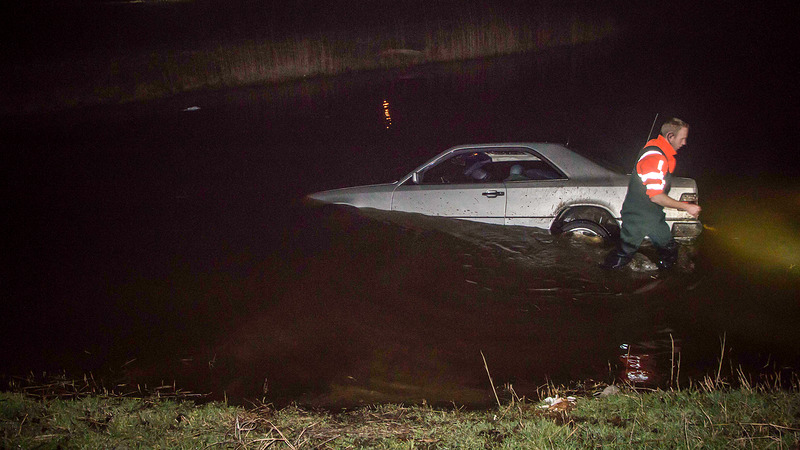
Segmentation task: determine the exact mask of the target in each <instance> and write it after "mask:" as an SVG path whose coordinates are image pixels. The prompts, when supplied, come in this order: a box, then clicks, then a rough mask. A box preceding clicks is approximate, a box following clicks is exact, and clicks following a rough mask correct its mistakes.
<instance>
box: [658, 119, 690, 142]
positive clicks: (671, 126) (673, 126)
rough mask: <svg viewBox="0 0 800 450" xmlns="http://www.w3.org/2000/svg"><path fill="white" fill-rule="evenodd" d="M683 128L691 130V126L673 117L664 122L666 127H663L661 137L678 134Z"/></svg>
mask: <svg viewBox="0 0 800 450" xmlns="http://www.w3.org/2000/svg"><path fill="white" fill-rule="evenodd" d="M681 128H689V124H688V123H686V122H684V121H682V120H681V119H678V118H677V117H673V118H671V119H669V120H667V121H666V122H664V125H661V135H662V136H665V137H666V135H667V133H672V134H678V131H680V130H681Z"/></svg>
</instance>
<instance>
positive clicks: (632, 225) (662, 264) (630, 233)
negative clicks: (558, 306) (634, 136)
mask: <svg viewBox="0 0 800 450" xmlns="http://www.w3.org/2000/svg"><path fill="white" fill-rule="evenodd" d="M688 136H689V124H687V123H686V122H684V121H682V120H680V119H677V118H672V119H669V120H667V121H666V122H664V125H662V126H661V134H660V135H659V136H658V137H657V138H656V139H652V140H650V141H649V142H648V143H647V144H646V145H645V147H644V149H642V151H641V152H640V153H639V158H638V159H637V161H636V167H635V168H634V171H633V173H632V174H631V179H630V182H629V183H628V193H627V194H626V195H625V201H624V202H623V203H622V230H621V231H620V243H619V245H618V246H617V248H616V249H615V250H614V251H612V252H611V253H609V254H608V256H606V259H605V261H604V262H603V264H602V265H601V267H603V268H605V269H621V268H622V267H625V265H626V264H628V262H630V260H631V259H632V258H633V255H634V254H635V253H636V250H638V249H639V246H640V245H641V244H642V240H644V238H645V236H647V237H649V238H650V242H652V243H653V246H655V248H656V250H657V251H658V259H659V260H658V263H657V265H658V268H659V269H662V270H664V269H669V268H670V267H672V266H673V265H674V264H675V262H676V261H677V259H678V243H677V242H675V240H674V239H673V238H672V230H670V228H669V225H667V221H666V215H665V214H664V208H674V209H680V210H682V211H686V212H688V213H689V214H690V215H692V217H695V218H696V217H698V216H699V215H700V207H699V206H698V205H695V204H693V203H686V202H679V201H677V200H675V199H673V198H672V197H670V196H668V195H667V194H668V193H669V188H670V179H671V178H672V173H673V172H674V171H675V154H676V153H677V151H678V150H679V149H680V148H681V147H683V146H684V145H686V139H687V137H688Z"/></svg>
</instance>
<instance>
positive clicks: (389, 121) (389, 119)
mask: <svg viewBox="0 0 800 450" xmlns="http://www.w3.org/2000/svg"><path fill="white" fill-rule="evenodd" d="M383 119H384V122H385V123H386V129H387V130H388V129H389V127H391V126H392V114H391V113H390V112H389V100H384V101H383Z"/></svg>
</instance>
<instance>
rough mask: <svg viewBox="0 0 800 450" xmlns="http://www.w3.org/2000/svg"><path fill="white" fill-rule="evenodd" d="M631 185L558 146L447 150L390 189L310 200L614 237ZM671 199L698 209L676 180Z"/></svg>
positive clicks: (683, 224) (684, 181)
mask: <svg viewBox="0 0 800 450" xmlns="http://www.w3.org/2000/svg"><path fill="white" fill-rule="evenodd" d="M628 180H629V175H622V174H620V173H617V172H615V171H613V170H611V169H608V168H606V167H604V166H602V165H600V164H598V163H595V162H593V161H592V160H590V159H588V158H586V157H584V156H581V155H580V154H578V153H576V152H574V151H572V150H570V149H568V148H566V147H564V146H563V145H559V144H552V143H503V144H479V145H463V146H457V147H452V148H450V149H448V150H445V151H444V152H442V153H440V154H439V155H437V156H436V157H434V158H433V159H431V160H430V161H428V162H426V163H425V164H423V165H421V166H419V167H418V168H416V169H415V170H414V171H412V172H411V173H409V174H407V175H406V176H404V177H403V178H401V179H400V180H398V181H395V182H394V183H387V184H377V185H369V186H358V187H350V188H343V189H334V190H330V191H323V192H317V193H314V194H310V195H309V196H308V198H310V199H313V200H317V201H320V202H323V203H332V204H341V205H350V206H355V207H358V208H375V209H380V210H389V211H404V212H412V213H419V214H425V215H430V216H441V217H450V218H454V219H463V220H472V221H477V222H486V223H492V224H501V225H518V226H526V227H538V228H544V229H546V230H549V231H550V232H551V233H554V234H557V233H566V232H571V233H581V234H585V235H590V236H599V237H602V238H609V237H615V236H618V235H619V229H620V224H621V219H620V209H621V208H622V202H623V200H624V199H625V193H626V192H627V188H628ZM669 195H670V196H671V197H673V198H675V199H679V200H681V201H688V202H696V201H697V183H696V182H695V181H694V180H693V179H690V178H679V177H673V178H672V188H671V190H670V192H669ZM665 211H666V219H667V223H668V224H669V225H670V227H671V228H672V234H673V235H674V236H675V237H677V238H692V237H696V236H698V235H699V234H700V232H701V230H702V225H701V223H700V221H698V220H697V219H695V218H693V217H692V216H691V215H689V214H688V213H686V212H684V211H679V210H676V209H671V208H666V209H665Z"/></svg>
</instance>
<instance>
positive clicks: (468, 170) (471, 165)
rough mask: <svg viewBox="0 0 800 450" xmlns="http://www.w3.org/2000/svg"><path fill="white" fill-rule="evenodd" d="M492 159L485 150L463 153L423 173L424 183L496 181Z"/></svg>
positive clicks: (422, 181)
mask: <svg viewBox="0 0 800 450" xmlns="http://www.w3.org/2000/svg"><path fill="white" fill-rule="evenodd" d="M492 166H493V163H492V159H491V158H490V157H489V156H488V155H486V154H485V153H483V152H472V153H462V154H459V155H455V156H453V157H452V158H448V159H446V160H444V161H441V162H439V163H438V164H436V165H435V166H433V167H430V168H428V169H426V170H425V171H424V172H423V173H422V180H421V183H422V184H473V183H487V182H490V181H496V180H498V179H499V178H498V177H497V176H496V174H495V173H494V172H495V171H494V169H493V167H492Z"/></svg>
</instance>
